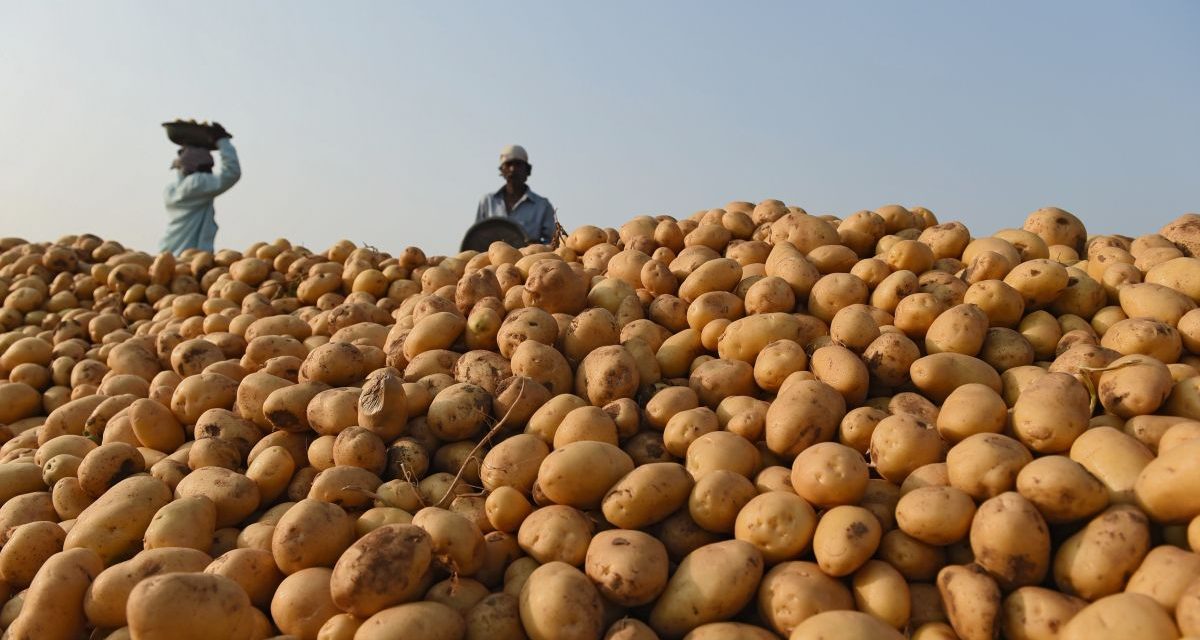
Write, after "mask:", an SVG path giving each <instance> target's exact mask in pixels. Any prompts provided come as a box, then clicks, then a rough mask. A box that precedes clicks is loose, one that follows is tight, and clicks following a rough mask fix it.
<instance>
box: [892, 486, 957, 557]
mask: <svg viewBox="0 0 1200 640" xmlns="http://www.w3.org/2000/svg"><path fill="white" fill-rule="evenodd" d="M974 516H975V503H974V502H973V501H972V500H971V497H970V496H968V495H967V494H966V493H963V492H962V491H960V490H958V489H955V488H954V487H936V486H931V487H922V488H919V489H914V490H912V491H909V492H908V493H906V494H904V495H903V496H901V498H900V501H899V503H897V505H896V523H897V525H899V527H900V530H901V531H903V532H904V533H906V534H908V535H910V536H912V537H913V538H915V539H917V540H920V541H921V542H924V543H927V544H932V545H939V546H945V545H949V544H954V543H955V542H958V541H959V540H962V539H963V538H964V537H965V536H966V535H967V531H968V530H969V529H970V528H971V519H972V518H973V517H974Z"/></svg>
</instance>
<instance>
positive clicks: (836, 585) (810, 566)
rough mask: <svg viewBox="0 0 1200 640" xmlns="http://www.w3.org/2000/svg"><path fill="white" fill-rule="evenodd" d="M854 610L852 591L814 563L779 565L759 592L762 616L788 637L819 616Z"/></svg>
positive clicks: (769, 572)
mask: <svg viewBox="0 0 1200 640" xmlns="http://www.w3.org/2000/svg"><path fill="white" fill-rule="evenodd" d="M853 608H854V598H853V597H852V596H851V593H850V590H849V589H847V588H846V586H845V585H843V584H842V583H841V582H839V581H837V580H835V579H834V578H831V577H829V576H828V575H826V574H825V573H823V572H822V571H821V569H820V568H819V567H818V566H817V565H816V564H814V563H812V562H802V561H794V562H784V563H782V564H778V565H776V566H775V567H773V568H772V569H771V570H770V571H768V572H767V574H766V576H764V577H763V580H762V585H761V586H760V587H759V589H758V610H759V613H760V614H761V615H762V617H763V619H764V620H765V621H766V622H767V623H768V624H770V626H771V628H773V629H774V630H775V631H776V632H777V633H780V634H783V635H785V636H787V635H790V634H791V633H792V631H793V630H794V629H795V628H796V627H797V626H799V625H800V624H801V623H803V622H804V621H805V620H807V619H809V618H811V617H813V616H815V615H817V614H819V613H823V612H826V611H838V610H849V609H853Z"/></svg>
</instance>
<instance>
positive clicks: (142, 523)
mask: <svg viewBox="0 0 1200 640" xmlns="http://www.w3.org/2000/svg"><path fill="white" fill-rule="evenodd" d="M170 501H171V492H170V490H168V489H167V486H166V485H165V484H163V483H162V482H161V481H159V480H158V479H156V478H153V477H150V476H133V477H130V478H126V479H124V480H122V481H120V482H118V483H117V484H116V485H114V486H113V488H111V489H109V490H108V491H107V492H105V493H104V495H102V496H100V498H99V499H97V500H96V501H95V502H93V503H92V504H91V506H89V507H88V508H87V509H85V510H84V511H83V513H81V514H79V518H78V520H77V522H76V523H75V526H74V527H72V528H71V530H70V531H68V532H67V537H66V540H65V541H64V542H63V549H64V550H67V549H76V548H85V549H91V550H92V551H94V552H96V554H97V555H99V556H100V558H101V559H102V560H103V561H105V562H106V563H108V562H111V561H112V560H113V559H115V558H117V557H119V556H121V555H123V554H125V553H127V552H128V551H129V550H130V549H131V548H132V546H133V545H134V544H136V543H140V542H141V540H142V536H143V535H144V534H145V533H146V528H147V527H149V526H150V522H151V520H153V518H154V514H155V513H157V512H158V510H159V509H161V508H162V507H164V506H166V504H167V503H168V502H170Z"/></svg>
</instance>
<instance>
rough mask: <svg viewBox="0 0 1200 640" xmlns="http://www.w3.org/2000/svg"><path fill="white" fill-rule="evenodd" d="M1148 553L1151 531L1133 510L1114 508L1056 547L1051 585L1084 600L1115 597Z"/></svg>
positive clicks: (1130, 508) (1136, 511) (1134, 508)
mask: <svg viewBox="0 0 1200 640" xmlns="http://www.w3.org/2000/svg"><path fill="white" fill-rule="evenodd" d="M1149 550H1150V528H1149V522H1148V521H1147V519H1146V516H1145V514H1143V513H1142V512H1141V511H1139V510H1138V509H1137V508H1136V507H1132V506H1129V505H1114V506H1112V507H1109V508H1108V509H1107V510H1105V511H1104V512H1103V513H1101V514H1100V515H1099V516H1096V517H1095V518H1094V519H1092V521H1091V522H1089V523H1088V525H1087V526H1086V527H1084V528H1083V530H1082V531H1080V532H1079V533H1076V534H1075V535H1073V536H1071V537H1070V538H1068V539H1067V540H1066V541H1064V542H1063V543H1062V544H1061V545H1059V547H1058V549H1057V551H1056V553H1055V556H1054V565H1053V570H1054V582H1055V584H1056V585H1057V586H1058V588H1059V590H1061V591H1063V592H1064V593H1067V594H1070V595H1076V596H1079V597H1081V598H1083V599H1085V600H1089V601H1091V600H1095V599H1097V598H1102V597H1104V596H1107V595H1111V594H1114V593H1116V592H1118V591H1120V590H1122V589H1123V588H1124V587H1125V583H1126V581H1127V580H1128V578H1129V576H1130V575H1131V574H1132V573H1133V572H1134V570H1135V569H1136V568H1137V567H1138V565H1140V564H1141V562H1142V559H1143V558H1145V557H1146V554H1147V553H1148V552H1149Z"/></svg>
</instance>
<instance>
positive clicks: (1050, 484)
mask: <svg viewBox="0 0 1200 640" xmlns="http://www.w3.org/2000/svg"><path fill="white" fill-rule="evenodd" d="M1016 489H1017V492H1018V493H1020V494H1021V495H1022V496H1023V497H1024V498H1025V499H1026V500H1029V501H1030V502H1031V503H1032V504H1033V505H1034V506H1035V507H1037V509H1038V511H1039V512H1040V513H1041V514H1042V517H1044V518H1045V519H1046V521H1047V522H1050V523H1054V524H1058V523H1066V522H1074V521H1076V520H1082V519H1084V518H1088V517H1090V516H1092V515H1095V514H1096V513H1099V512H1100V511H1101V510H1102V509H1104V508H1105V507H1106V506H1108V492H1107V491H1106V490H1105V488H1104V485H1103V484H1101V483H1100V481H1099V480H1097V479H1096V477H1095V476H1093V475H1092V474H1090V473H1088V471H1087V469H1085V468H1084V467H1083V466H1082V465H1080V464H1079V463H1078V462H1075V461H1074V460H1072V459H1070V458H1068V457H1066V456H1043V457H1041V458H1037V459H1035V460H1033V461H1032V462H1030V463H1028V464H1026V465H1025V466H1024V467H1022V468H1021V471H1020V472H1019V473H1017V484H1016Z"/></svg>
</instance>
